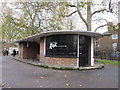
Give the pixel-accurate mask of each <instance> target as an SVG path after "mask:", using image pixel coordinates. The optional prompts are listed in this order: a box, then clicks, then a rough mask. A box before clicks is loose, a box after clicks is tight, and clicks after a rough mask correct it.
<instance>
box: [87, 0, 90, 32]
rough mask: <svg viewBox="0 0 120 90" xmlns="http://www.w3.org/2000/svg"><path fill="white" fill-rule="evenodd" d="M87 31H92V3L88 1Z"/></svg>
mask: <svg viewBox="0 0 120 90" xmlns="http://www.w3.org/2000/svg"><path fill="white" fill-rule="evenodd" d="M87 23H88V27H87V31H91V2H89V0H87Z"/></svg>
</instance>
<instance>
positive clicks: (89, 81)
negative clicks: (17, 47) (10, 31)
mask: <svg viewBox="0 0 120 90" xmlns="http://www.w3.org/2000/svg"><path fill="white" fill-rule="evenodd" d="M2 67H3V68H2V79H3V80H2V83H3V84H5V86H4V87H6V88H117V87H118V67H117V66H114V65H106V66H105V68H103V69H97V70H87V71H78V70H74V71H70V70H63V71H62V70H53V69H45V68H40V67H36V66H31V65H28V64H24V63H22V62H19V61H15V60H13V59H12V57H9V56H3V58H2Z"/></svg>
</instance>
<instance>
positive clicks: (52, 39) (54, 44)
mask: <svg viewBox="0 0 120 90" xmlns="http://www.w3.org/2000/svg"><path fill="white" fill-rule="evenodd" d="M77 39H78V38H77V35H52V36H47V37H46V56H52V57H77Z"/></svg>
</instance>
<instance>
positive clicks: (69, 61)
mask: <svg viewBox="0 0 120 90" xmlns="http://www.w3.org/2000/svg"><path fill="white" fill-rule="evenodd" d="M40 62H42V63H47V64H53V65H60V66H77V58H54V57H45V55H44V38H40Z"/></svg>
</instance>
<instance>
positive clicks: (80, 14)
mask: <svg viewBox="0 0 120 90" xmlns="http://www.w3.org/2000/svg"><path fill="white" fill-rule="evenodd" d="M76 8H77V12H78V14H79V16H80V18H81V19H82V21H83V22H84V23H85V25H86V27H87V28H88V23H87V21H86V20H85V19H84V18H83V16H82V13H81V12H80V10H79V7H76Z"/></svg>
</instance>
